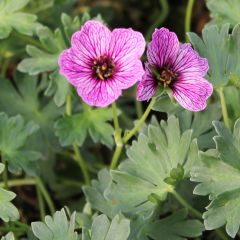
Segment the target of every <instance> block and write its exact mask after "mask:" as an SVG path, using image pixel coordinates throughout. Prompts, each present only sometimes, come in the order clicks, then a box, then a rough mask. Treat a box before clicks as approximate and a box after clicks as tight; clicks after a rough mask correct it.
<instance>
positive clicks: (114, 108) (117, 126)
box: [112, 102, 121, 135]
mask: <svg viewBox="0 0 240 240" xmlns="http://www.w3.org/2000/svg"><path fill="white" fill-rule="evenodd" d="M112 111H113V122H114V127H115V131H116V134H117V135H121V128H120V126H119V122H118V115H117V105H116V103H115V102H114V103H113V104H112Z"/></svg>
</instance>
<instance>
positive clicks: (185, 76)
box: [137, 28, 213, 112]
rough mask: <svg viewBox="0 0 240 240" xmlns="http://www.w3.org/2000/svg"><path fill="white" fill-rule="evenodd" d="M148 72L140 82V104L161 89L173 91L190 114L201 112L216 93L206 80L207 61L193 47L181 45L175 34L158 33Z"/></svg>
mask: <svg viewBox="0 0 240 240" xmlns="http://www.w3.org/2000/svg"><path fill="white" fill-rule="evenodd" d="M147 57H148V62H147V63H146V65H145V66H146V71H145V74H144V76H143V78H142V80H141V81H140V82H139V85H138V89H137V100H138V101H144V100H149V99H150V98H151V97H152V96H153V95H154V94H155V93H156V91H157V88H158V86H161V87H163V88H170V89H171V91H172V94H173V96H174V98H175V99H176V100H177V102H178V103H179V104H180V105H181V106H182V107H184V108H186V109H188V110H190V111H194V112H197V111H201V110H203V109H204V108H205V107H206V101H207V99H208V98H209V97H210V96H211V94H212V92H213V87H212V84H211V83H209V82H208V81H207V80H205V79H204V76H205V75H206V73H207V71H208V62H207V59H205V58H201V57H200V56H199V55H198V53H197V52H196V51H194V50H193V49H192V47H191V45H190V44H188V43H185V44H179V41H178V38H177V36H176V34H175V33H173V32H170V31H169V30H168V29H166V28H161V29H156V30H155V32H154V33H153V37H152V41H151V42H150V43H149V46H148V50H147Z"/></svg>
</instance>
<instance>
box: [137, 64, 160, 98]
mask: <svg viewBox="0 0 240 240" xmlns="http://www.w3.org/2000/svg"><path fill="white" fill-rule="evenodd" d="M156 91H157V84H156V83H155V80H154V78H153V76H152V73H151V71H150V69H149V68H148V66H147V64H146V71H145V74H144V76H143V78H142V80H141V81H140V82H139V83H138V87H137V100H138V101H145V100H149V99H150V98H151V97H152V96H153V95H154V94H155V92H156Z"/></svg>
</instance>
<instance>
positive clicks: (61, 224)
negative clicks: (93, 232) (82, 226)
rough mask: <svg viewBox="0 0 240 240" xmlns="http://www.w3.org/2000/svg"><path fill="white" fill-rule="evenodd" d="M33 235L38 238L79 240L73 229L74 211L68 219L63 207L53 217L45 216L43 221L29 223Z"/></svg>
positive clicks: (45, 239) (41, 239)
mask: <svg viewBox="0 0 240 240" xmlns="http://www.w3.org/2000/svg"><path fill="white" fill-rule="evenodd" d="M31 226H32V231H33V233H34V235H35V236H36V237H37V238H38V239H39V240H56V239H57V240H79V238H78V235H77V233H76V232H75V231H74V229H75V213H74V214H72V216H71V219H70V220H68V218H67V215H66V212H65V210H64V209H62V210H61V211H57V212H56V213H55V214H54V215H53V217H51V216H46V217H45V223H43V222H33V223H32V224H31Z"/></svg>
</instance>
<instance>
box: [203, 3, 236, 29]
mask: <svg viewBox="0 0 240 240" xmlns="http://www.w3.org/2000/svg"><path fill="white" fill-rule="evenodd" d="M206 3H207V7H208V9H209V10H210V12H211V17H212V18H213V20H212V21H211V24H215V23H216V24H218V25H219V26H221V25H223V24H225V23H230V24H231V25H232V26H235V25H236V24H238V23H240V15H239V12H240V2H239V0H206Z"/></svg>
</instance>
